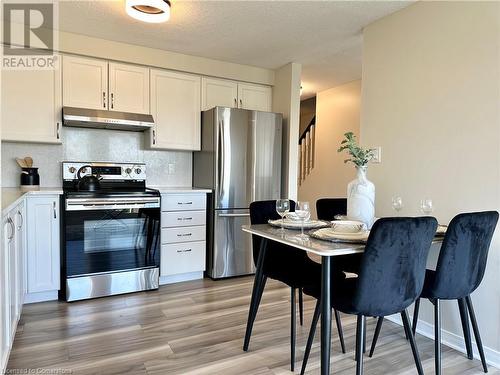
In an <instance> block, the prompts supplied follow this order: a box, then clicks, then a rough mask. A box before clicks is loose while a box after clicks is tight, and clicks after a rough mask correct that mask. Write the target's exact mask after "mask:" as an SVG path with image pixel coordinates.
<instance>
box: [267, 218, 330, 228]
mask: <svg viewBox="0 0 500 375" xmlns="http://www.w3.org/2000/svg"><path fill="white" fill-rule="evenodd" d="M268 223H269V224H270V225H272V226H273V227H280V228H281V224H282V223H283V228H285V229H298V230H300V228H301V227H302V223H301V222H300V221H296V220H288V219H285V220H283V222H282V221H281V219H278V220H269V221H268ZM327 226H328V223H326V222H324V221H320V220H309V221H305V222H304V229H307V230H308V229H317V228H324V227H327Z"/></svg>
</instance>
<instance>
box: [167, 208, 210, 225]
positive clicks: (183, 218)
mask: <svg viewBox="0 0 500 375" xmlns="http://www.w3.org/2000/svg"><path fill="white" fill-rule="evenodd" d="M206 218H207V212H206V211H172V212H162V213H161V226H162V227H163V228H170V227H186V226H192V225H205V223H206Z"/></svg>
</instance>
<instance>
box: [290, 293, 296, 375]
mask: <svg viewBox="0 0 500 375" xmlns="http://www.w3.org/2000/svg"><path fill="white" fill-rule="evenodd" d="M291 290H292V295H291V311H290V315H291V319H290V371H292V372H293V371H294V370H295V324H296V320H297V306H296V302H295V295H296V293H295V288H291Z"/></svg>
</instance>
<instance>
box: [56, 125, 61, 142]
mask: <svg viewBox="0 0 500 375" xmlns="http://www.w3.org/2000/svg"><path fill="white" fill-rule="evenodd" d="M59 126H60V125H59V122H58V123H57V125H56V137H57V139H59V138H60V137H59Z"/></svg>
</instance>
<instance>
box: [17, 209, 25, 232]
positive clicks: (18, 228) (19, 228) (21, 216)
mask: <svg viewBox="0 0 500 375" xmlns="http://www.w3.org/2000/svg"><path fill="white" fill-rule="evenodd" d="M17 214H18V215H19V218H20V219H21V224H19V226H18V227H17V230H21V229H22V228H23V224H24V218H23V214H22V213H21V211H19V210H17Z"/></svg>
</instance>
